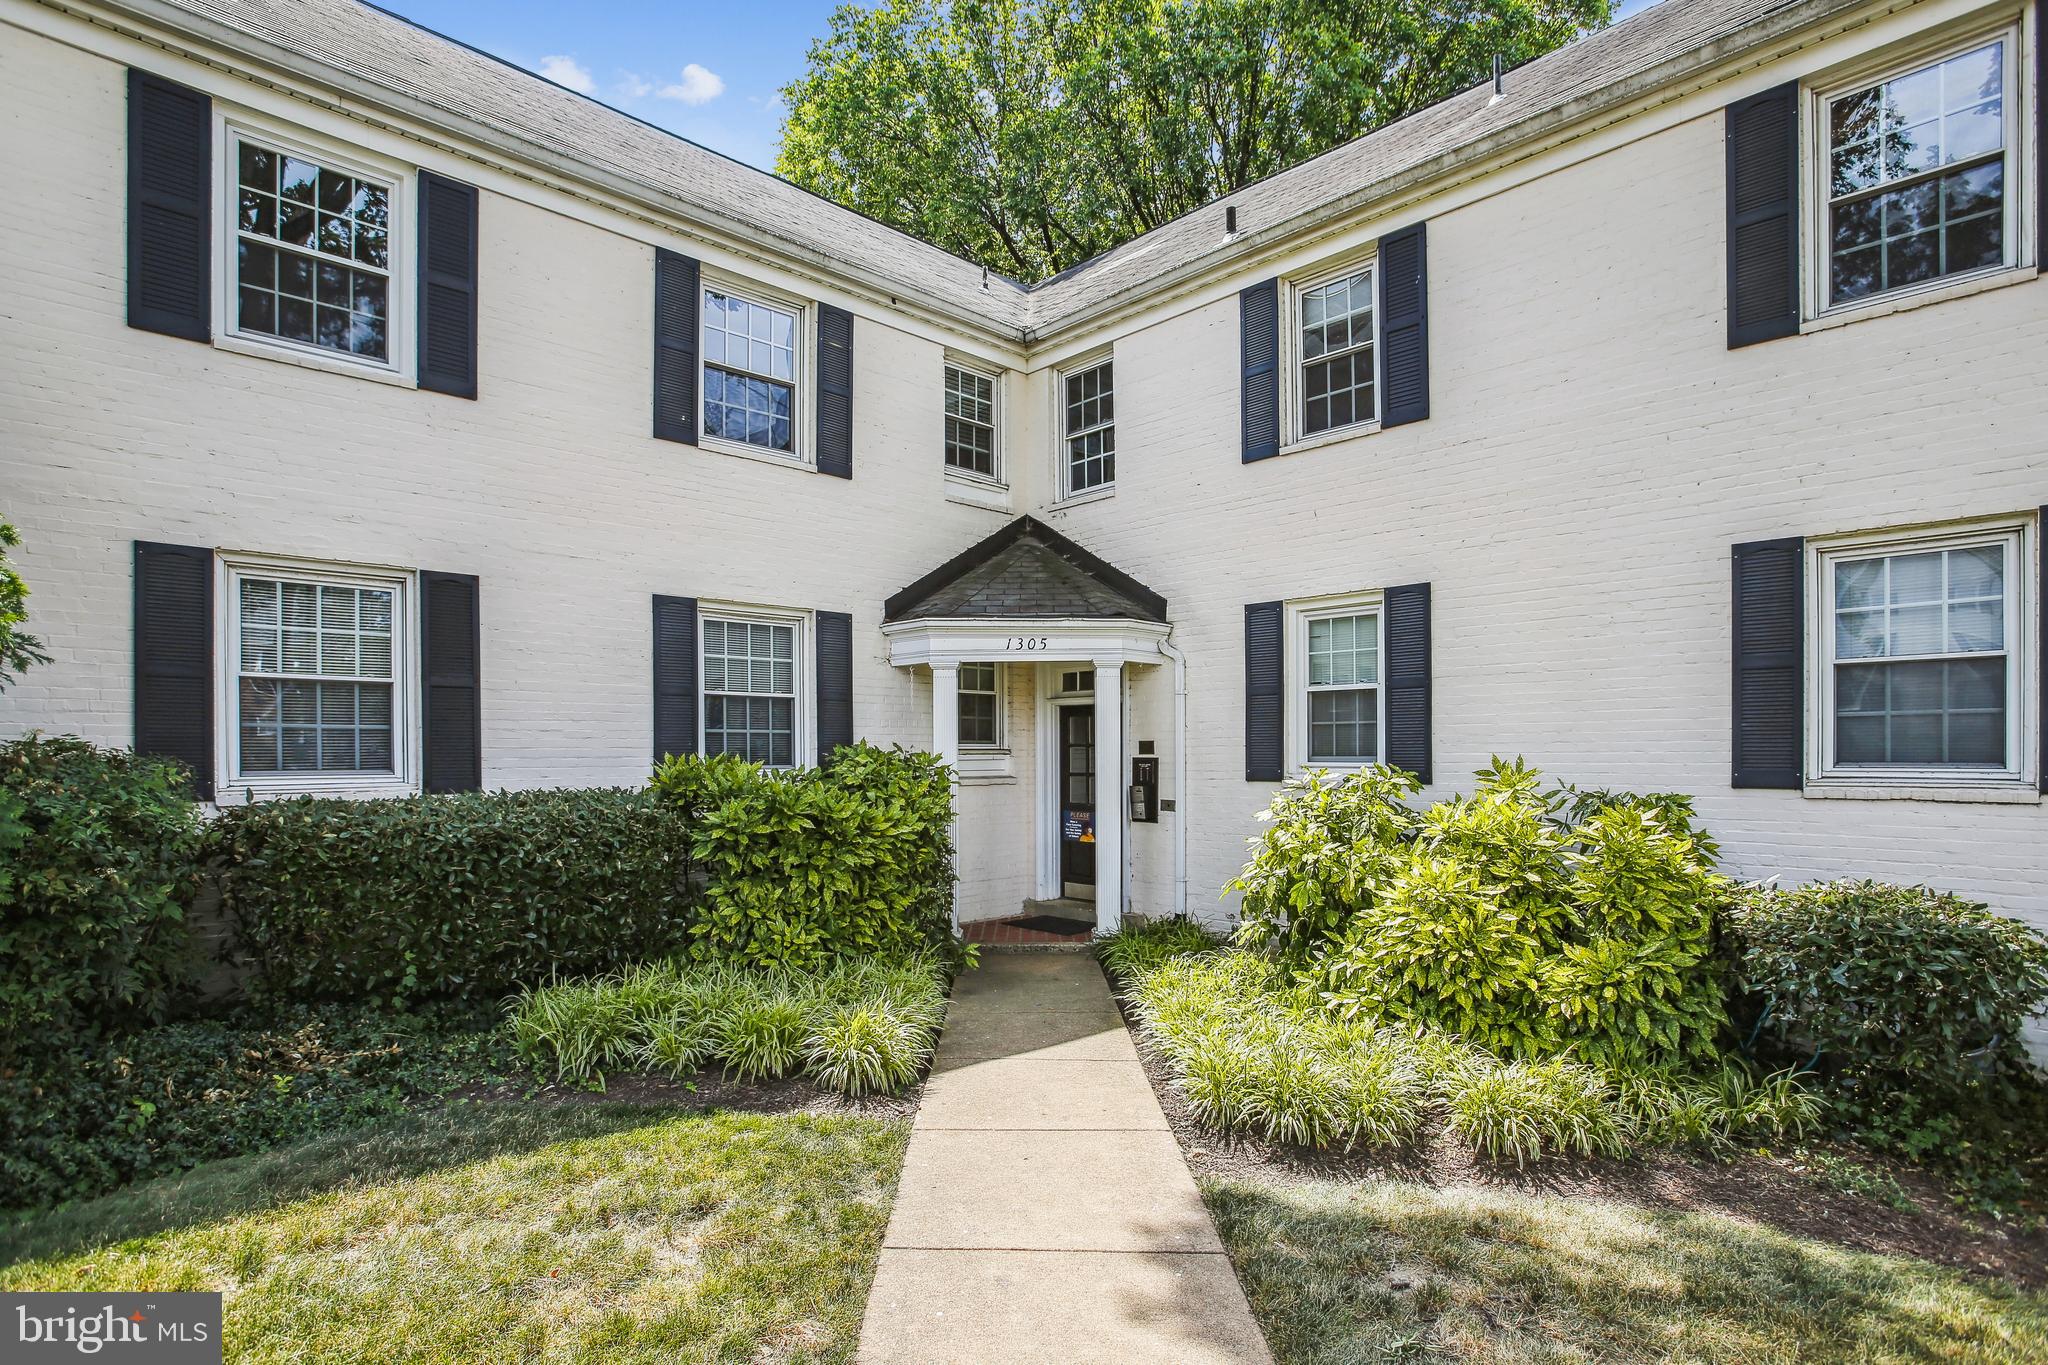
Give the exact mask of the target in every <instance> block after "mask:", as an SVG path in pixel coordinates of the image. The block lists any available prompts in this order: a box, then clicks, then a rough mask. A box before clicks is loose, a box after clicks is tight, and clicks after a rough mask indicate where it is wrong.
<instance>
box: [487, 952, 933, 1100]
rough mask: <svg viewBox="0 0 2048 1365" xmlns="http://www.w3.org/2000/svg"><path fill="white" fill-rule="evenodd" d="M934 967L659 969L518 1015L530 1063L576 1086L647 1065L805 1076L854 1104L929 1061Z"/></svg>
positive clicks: (924, 963) (681, 1071)
mask: <svg viewBox="0 0 2048 1365" xmlns="http://www.w3.org/2000/svg"><path fill="white" fill-rule="evenodd" d="M945 1000H946V996H945V976H944V973H943V971H942V970H941V969H940V967H939V964H938V962H937V960H936V959H935V958H932V957H928V956H927V957H918V958H912V959H909V960H906V961H901V962H895V963H890V962H885V961H881V960H874V959H870V960H865V961H860V962H843V963H839V964H837V965H835V966H833V967H831V968H828V969H826V970H823V971H818V972H810V973H797V972H779V971H776V972H755V971H748V970H745V969H740V968H735V967H731V966H728V965H725V964H719V963H688V964H683V963H677V962H661V963H653V964H650V965H647V966H642V967H636V968H633V969H632V970H630V971H626V972H621V973H616V974H613V975H609V976H603V977H597V978H593V979H589V980H580V981H560V982H553V983H550V984H548V985H545V986H540V987H536V988H534V989H532V990H528V991H525V992H522V993H521V994H520V995H519V996H517V997H516V998H515V999H514V1000H513V1001H512V1002H511V1004H510V1005H509V1006H508V1010H507V1013H508V1023H509V1027H510V1032H511V1037H512V1040H513V1044H514V1046H515V1047H516V1048H517V1050H518V1052H519V1054H520V1056H522V1057H523V1058H525V1059H526V1060H527V1062H528V1063H529V1064H530V1065H532V1066H534V1067H535V1068H538V1069H543V1070H552V1071H553V1072H554V1074H555V1075H556V1076H558V1077H560V1078H561V1079H563V1080H567V1081H571V1082H575V1083H578V1084H595V1085H600V1086H601V1085H602V1084H603V1083H604V1078H605V1074H606V1073H607V1072H610V1071H618V1070H623V1069H626V1068H629V1067H644V1068H646V1069H648V1070H653V1071H660V1072H664V1073H666V1074H668V1075H671V1076H685V1075H689V1074H691V1073H693V1072H694V1071H696V1070H697V1069H698V1068H699V1067H701V1066H705V1065H708V1064H710V1063H713V1062H716V1063H718V1064H720V1065H722V1066H723V1067H724V1068H725V1069H726V1070H727V1071H728V1072H730V1073H732V1074H734V1075H737V1076H739V1077H740V1078H741V1079H743V1080H764V1079H770V1080H772V1079H775V1078H778V1077H782V1076H786V1075H789V1074H791V1073H793V1072H797V1071H803V1072H805V1073H806V1074H808V1075H810V1076H811V1077H812V1078H813V1079H815V1080H817V1081H818V1082H819V1083H820V1084H822V1085H825V1086H827V1087H829V1088H831V1089H834V1090H838V1091H841V1092H842V1093H845V1094H849V1095H859V1094H865V1093H867V1092H869V1091H872V1090H894V1089H899V1088H901V1087H902V1086H904V1085H906V1084H908V1083H909V1082H910V1081H912V1080H914V1079H915V1078H916V1076H917V1073H918V1072H919V1070H920V1069H921V1068H922V1067H923V1066H924V1064H925V1062H926V1061H927V1060H928V1059H929V1058H930V1057H931V1055H932V1050H933V1048H934V1047H935V1046H936V1044H937V1041H938V1034H939V1027H940V1025H941V1024H942V1023H943V1022H944V1019H945V1008H946V1006H945Z"/></svg>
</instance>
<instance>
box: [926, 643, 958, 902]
mask: <svg viewBox="0 0 2048 1365" xmlns="http://www.w3.org/2000/svg"><path fill="white" fill-rule="evenodd" d="M932 752H933V753H935V754H937V755H938V756H939V757H940V758H942V759H944V760H945V761H946V767H947V768H948V769H949V770H950V771H951V772H952V774H953V831H952V833H953V870H954V879H953V927H954V928H955V929H958V928H959V927H960V879H959V869H960V665H959V664H957V663H950V664H933V665H932Z"/></svg>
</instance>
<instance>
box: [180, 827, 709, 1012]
mask: <svg viewBox="0 0 2048 1365" xmlns="http://www.w3.org/2000/svg"><path fill="white" fill-rule="evenodd" d="M208 846H209V849H210V851H211V852H212V853H214V854H215V855H216V856H218V857H219V858H220V859H221V860H222V863H223V864H224V867H225V871H224V872H223V873H222V882H221V889H222V898H223V905H224V908H225V909H226V910H227V911H228V913H229V914H230V915H231V917H232V922H233V924H234V927H235V933H236V943H237V946H238V947H239V949H240V950H241V951H242V952H243V953H245V954H246V955H247V957H248V959H249V961H250V964H251V966H252V968H253V973H254V974H253V976H252V978H251V980H250V983H249V984H250V991H251V994H252V995H254V996H255V997H257V998H258V999H259V1000H266V999H267V1000H279V999H368V1000H370V1001H372V1002H376V1001H384V1002H402V1001H408V1000H414V999H419V998H424V997H432V996H443V997H454V998H469V999H479V998H496V997H498V996H501V995H503V994H504V993H505V992H507V991H509V990H511V989H512V988H514V987H516V986H519V985H523V984H526V983H529V982H533V981H538V980H542V979H545V978H546V977H548V976H549V975H551V974H553V973H557V972H560V973H563V974H583V973H589V972H602V971H609V970H611V969H613V968H616V967H621V966H625V965H627V964H629V963H634V962H642V961H645V960H647V959H649V958H655V957H661V956H664V955H667V954H671V953H675V952H678V951H680V950H681V949H682V948H683V947H684V946H685V944H686V943H687V942H688V938H687V916H686V910H685V906H684V904H683V887H682V883H683V874H684V868H685V855H686V850H687V831H686V829H685V827H684V816H683V814H682V812H681V811H680V810H678V809H677V807H676V806H675V804H674V803H673V802H670V801H665V800H663V799H661V798H660V797H659V796H657V795H656V794H655V793H653V792H651V791H646V790H640V791H629V790H619V789H596V790H586V791H532V792H469V793H462V794H459V795H450V796H418V797H408V798H402V799H398V800H385V801H333V800H315V799H311V798H299V799H296V800H289V801H271V802H263V803H259V804H256V805H249V806H238V807H233V808H230V809H227V810H224V811H222V812H221V814H220V817H219V819H218V820H217V821H215V822H214V825H213V827H212V829H211V831H210V833H209V837H208Z"/></svg>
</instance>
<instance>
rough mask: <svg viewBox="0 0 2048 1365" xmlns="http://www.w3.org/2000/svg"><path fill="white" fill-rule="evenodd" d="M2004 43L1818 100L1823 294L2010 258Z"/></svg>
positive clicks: (1907, 282) (2012, 141)
mask: <svg viewBox="0 0 2048 1365" xmlns="http://www.w3.org/2000/svg"><path fill="white" fill-rule="evenodd" d="M2011 47H2012V44H2011V42H2010V39H2009V37H2008V38H2000V39H1997V40H1994V41H1992V42H1988V43H1984V44H1982V45H1980V46H1977V47H1974V48H1971V49H1970V50H1969V51H1967V52H1962V53H1958V54H1956V55H1955V56H1952V57H1949V58H1947V59H1945V60H1942V61H1938V62H1934V63H1931V64H1929V65H1925V66H1921V67H1918V68H1916V69H1914V70H1911V71H1907V72H1904V73H1902V74H1899V75H1895V76H1892V77H1891V78H1889V79H1887V80H1883V81H1880V82H1878V83H1876V84H1874V85H1865V86H1863V87H1861V88H1858V89H1855V90H1852V91H1849V92H1847V93H1845V94H1841V95H1837V96H1833V97H1831V98H1828V99H1825V100H1824V101H1822V105H1823V108H1824V111H1825V119H1826V138H1827V153H1828V161H1827V169H1826V175H1827V187H1826V203H1827V242H1828V248H1827V249H1828V271H1827V280H1828V298H1829V302H1830V303H1836V304H1839V303H1850V302H1853V301H1855V300H1857V299H1862V298H1867V297H1870V296H1873V295H1877V294H1883V293H1887V292H1890V291H1892V290H1896V289H1904V288H1907V287H1909V286H1912V285H1916V284H1924V283H1926V282H1927V281H1930V280H1937V279H1941V278H1943V277H1945V276H1950V275H1961V274H1967V273H1969V272H1971V271H1977V270H1987V269H1991V268H1994V267H1998V266H2002V265H2005V264H2007V263H2008V261H2009V259H2010V258H2009V255H2008V249H2007V248H2008V232H2007V223H2006V207H2007V205H2006V201H2007V194H2008V189H2009V187H2010V184H2011V182H2012V181H2013V180H2014V179H2015V178H2016V175H2017V169H2018V168H2017V167H2016V166H2014V165H2013V164H2012V160H2011V158H2010V157H2009V155H2008V149H2009V148H2010V147H2012V146H2014V145H2016V142H2017V139H2016V138H2015V137H2014V136H2013V126H2012V124H2011V122H2010V119H2011V117H2012V116H2013V114H2014V113H2015V111H2014V110H2013V109H2011V108H2009V107H2008V106H2009V105H2011V104H2013V103H2014V101H2012V100H2011V99H2010V98H2009V95H2010V93H2011V83H2010V81H2009V80H2008V70H2007V67H2008V62H2009V61H2010V51H2011Z"/></svg>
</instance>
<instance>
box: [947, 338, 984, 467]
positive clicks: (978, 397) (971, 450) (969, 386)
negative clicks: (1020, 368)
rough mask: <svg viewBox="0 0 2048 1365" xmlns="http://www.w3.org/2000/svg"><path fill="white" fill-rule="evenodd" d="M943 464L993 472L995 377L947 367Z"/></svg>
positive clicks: (958, 367)
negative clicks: (944, 461) (944, 462)
mask: <svg viewBox="0 0 2048 1365" xmlns="http://www.w3.org/2000/svg"><path fill="white" fill-rule="evenodd" d="M946 468H948V469H957V470H959V471H960V472H961V473H963V474H977V475H979V476H981V477H982V478H984V479H993V478H994V477H995V476H996V381H995V379H994V378H993V377H992V376H989V375H985V374H980V373H977V372H976V371H974V370H968V369H962V368H961V367H960V366H958V365H948V366H947V367H946Z"/></svg>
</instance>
